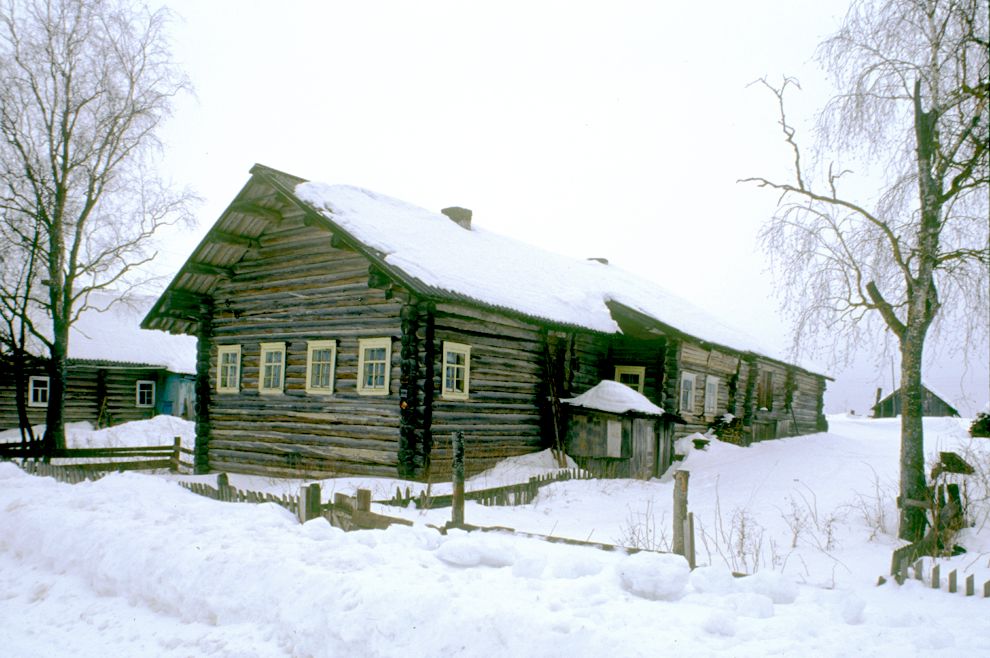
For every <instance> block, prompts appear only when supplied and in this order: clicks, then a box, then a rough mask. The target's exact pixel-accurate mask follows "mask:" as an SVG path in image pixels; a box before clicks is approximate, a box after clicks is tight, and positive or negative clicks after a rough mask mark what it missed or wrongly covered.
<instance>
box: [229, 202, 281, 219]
mask: <svg viewBox="0 0 990 658" xmlns="http://www.w3.org/2000/svg"><path fill="white" fill-rule="evenodd" d="M229 210H230V211H232V212H237V213H241V214H242V215H251V216H254V217H260V218H261V219H264V220H267V221H270V222H275V223H278V222H280V221H282V213H280V212H279V211H278V210H274V209H272V208H267V207H265V206H262V205H260V204H258V203H254V202H251V201H235V202H234V203H232V204H230V206H229Z"/></svg>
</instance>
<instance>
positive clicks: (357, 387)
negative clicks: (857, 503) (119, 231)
mask: <svg viewBox="0 0 990 658" xmlns="http://www.w3.org/2000/svg"><path fill="white" fill-rule="evenodd" d="M142 326H143V327H144V328H146V329H161V330H164V331H168V332H171V333H177V334H187V335H190V336H196V337H197V339H198V348H197V363H196V391H197V400H198V412H197V429H196V453H197V454H196V464H197V468H198V469H199V470H201V471H206V470H209V469H214V470H221V469H222V470H229V471H235V472H243V473H258V474H269V475H284V476H290V475H291V476H317V475H319V476H328V475H333V474H340V475H348V474H353V475H382V476H396V475H400V476H403V477H409V478H420V479H425V478H439V477H443V476H445V473H446V471H448V470H449V467H450V442H449V437H450V435H451V433H452V432H455V431H461V432H463V433H464V435H465V437H466V446H467V447H466V455H467V460H468V469H469V470H470V471H475V472H476V471H479V470H481V469H484V468H487V467H489V466H491V465H492V464H494V463H495V462H496V461H497V460H499V459H503V458H505V457H509V456H513V455H519V454H524V453H527V452H532V451H537V450H541V449H544V448H546V447H550V446H555V445H562V444H563V441H564V437H565V436H566V428H567V420H568V419H567V410H566V407H565V406H564V405H562V404H561V403H560V400H561V399H562V398H568V397H573V396H575V395H578V394H580V393H582V392H584V391H587V390H588V389H590V388H591V387H593V386H594V385H595V384H597V383H598V382H600V381H602V380H618V381H621V382H623V383H626V384H627V385H629V386H631V387H633V388H635V389H636V390H637V391H639V392H640V393H642V394H643V395H645V396H646V397H647V398H648V399H649V400H650V401H652V402H654V403H655V404H657V405H659V406H661V407H663V408H664V409H665V410H667V411H668V412H670V413H672V414H676V415H678V416H680V418H681V419H682V420H683V421H684V422H685V424H684V425H679V426H678V428H679V429H678V431H679V432H680V433H681V434H685V433H689V432H693V431H696V430H704V429H707V428H709V427H711V426H713V425H715V424H716V423H719V424H720V427H721V428H723V429H726V436H732V437H734V439H735V440H737V441H739V442H743V443H746V442H749V441H751V440H761V439H767V438H774V437H778V436H789V435H795V434H804V433H809V432H815V431H819V430H822V429H824V427H825V420H824V416H823V415H822V395H823V392H824V389H825V377H824V376H822V375H819V374H816V373H813V372H810V371H808V370H805V369H803V368H800V367H798V366H796V365H794V364H790V363H786V362H784V361H782V360H778V359H774V358H770V357H768V356H766V352H765V351H764V350H761V349H760V348H758V347H757V346H755V343H754V342H753V341H752V340H751V339H749V338H747V337H744V336H742V335H741V334H739V333H738V332H735V331H733V330H732V329H730V328H727V327H725V326H724V325H722V324H721V323H720V322H719V321H718V320H715V319H712V318H710V317H706V316H704V315H703V314H701V313H700V312H699V311H698V310H697V309H696V308H694V307H693V306H691V305H689V304H687V303H686V302H684V301H682V300H680V299H678V298H676V297H674V296H672V295H670V294H669V293H666V292H665V291H663V290H661V289H659V288H657V287H656V286H655V285H653V284H650V283H648V282H645V281H643V280H641V279H639V278H637V277H634V276H632V275H631V274H628V273H626V272H623V271H622V270H620V269H618V268H615V267H612V266H609V265H607V264H605V263H602V262H598V261H595V260H589V261H581V260H573V259H568V258H564V257H561V256H558V255H555V254H549V253H546V252H543V251H541V250H539V249H537V248H535V247H532V246H530V245H526V244H523V243H520V242H516V241H513V240H509V239H507V238H503V237H500V236H497V235H494V234H492V233H489V232H488V231H485V230H482V229H479V228H477V227H472V226H471V213H470V211H467V210H464V209H461V208H448V209H446V210H444V211H443V214H439V213H432V212H429V211H426V210H423V209H420V208H415V207H413V206H409V205H408V204H405V203H403V202H401V201H398V200H395V199H391V198H389V197H385V196H382V195H378V194H375V193H372V192H369V191H366V190H361V189H357V188H352V187H346V186H326V185H320V184H316V183H307V182H306V181H304V180H303V179H300V178H297V177H294V176H291V175H288V174H285V173H283V172H279V171H276V170H274V169H271V168H268V167H264V166H261V165H256V166H255V167H254V168H253V169H252V170H251V178H250V179H249V180H248V182H247V184H246V185H245V186H244V188H243V189H242V190H241V191H240V193H239V194H238V195H237V196H236V197H235V198H234V200H233V201H232V202H231V204H230V205H229V206H228V207H227V209H226V210H225V211H224V212H223V213H222V214H221V216H220V218H219V219H218V220H217V222H216V224H215V225H214V226H213V227H212V229H211V230H210V231H209V232H208V233H207V235H206V236H205V238H204V239H203V241H202V242H201V243H200V244H199V245H198V246H197V247H196V248H195V250H194V251H193V252H192V255H191V256H190V258H189V260H188V261H187V262H186V264H185V265H184V266H183V267H182V268H181V269H180V270H179V272H178V274H177V275H176V277H175V278H174V279H173V281H172V282H171V284H170V285H169V287H168V288H167V289H166V291H165V292H164V293H163V295H162V296H161V298H160V299H159V300H158V302H157V303H156V304H155V305H154V307H153V308H152V309H151V311H150V312H149V313H148V315H147V317H146V318H145V319H144V322H143V324H142ZM727 414H731V415H727ZM658 440H659V438H658ZM661 452H662V451H659V450H657V451H655V454H661ZM662 466H663V465H662V464H659V463H658V464H657V465H656V468H655V469H654V471H653V472H656V470H659V469H661V467H662Z"/></svg>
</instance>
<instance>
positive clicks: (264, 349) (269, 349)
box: [258, 343, 285, 395]
mask: <svg viewBox="0 0 990 658" xmlns="http://www.w3.org/2000/svg"><path fill="white" fill-rule="evenodd" d="M269 354H278V355H279V357H280V360H279V362H278V364H277V366H278V380H277V381H275V382H272V385H271V386H265V380H266V379H267V378H268V373H267V370H268V369H269V368H274V367H275V366H276V364H269V363H267V362H266V361H265V358H266V357H267V356H268V355H269ZM284 388H285V343H262V344H261V353H260V354H259V355H258V392H259V393H261V394H262V395H276V394H279V393H282V392H283V390H284Z"/></svg>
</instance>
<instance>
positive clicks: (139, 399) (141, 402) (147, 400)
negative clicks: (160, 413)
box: [134, 379, 155, 407]
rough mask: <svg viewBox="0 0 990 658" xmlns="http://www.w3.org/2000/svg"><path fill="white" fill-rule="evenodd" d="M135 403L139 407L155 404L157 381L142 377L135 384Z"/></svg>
mask: <svg viewBox="0 0 990 658" xmlns="http://www.w3.org/2000/svg"><path fill="white" fill-rule="evenodd" d="M134 404H135V406H138V407H153V406H155V382H153V381H151V380H150V379H140V380H138V382H137V384H135V386H134Z"/></svg>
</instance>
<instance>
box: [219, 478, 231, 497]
mask: <svg viewBox="0 0 990 658" xmlns="http://www.w3.org/2000/svg"><path fill="white" fill-rule="evenodd" d="M217 494H218V495H219V497H220V500H223V501H227V500H230V479H229V478H228V477H227V474H226V473H220V474H219V475H217Z"/></svg>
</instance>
